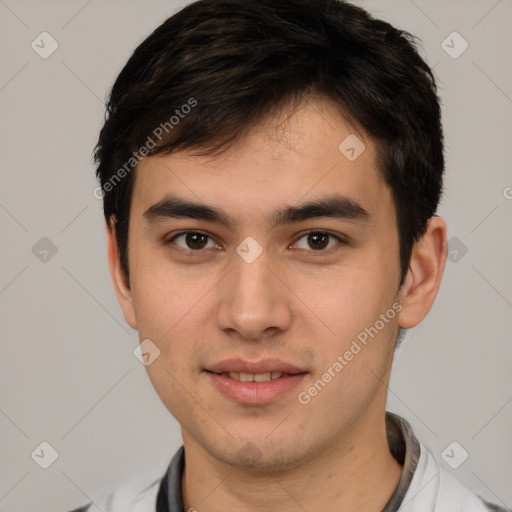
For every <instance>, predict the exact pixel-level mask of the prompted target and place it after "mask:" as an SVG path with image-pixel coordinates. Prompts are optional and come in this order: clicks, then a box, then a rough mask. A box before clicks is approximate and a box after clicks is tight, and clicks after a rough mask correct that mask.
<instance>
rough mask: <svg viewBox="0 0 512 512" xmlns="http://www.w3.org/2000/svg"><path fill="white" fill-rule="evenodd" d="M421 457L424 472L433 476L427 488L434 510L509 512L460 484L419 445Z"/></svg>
mask: <svg viewBox="0 0 512 512" xmlns="http://www.w3.org/2000/svg"><path fill="white" fill-rule="evenodd" d="M421 452H422V456H423V457H424V458H425V459H424V460H425V467H428V468H429V470H428V471H425V475H424V476H427V474H428V473H430V475H434V478H432V479H429V484H430V485H429V487H430V488H431V490H432V491H433V494H435V499H434V503H435V510H436V511H439V512H467V511H468V510H471V512H492V511H494V512H511V511H510V510H509V509H506V508H502V507H500V506H498V505H495V504H492V503H489V502H487V501H486V500H484V499H483V498H482V497H481V496H479V495H478V494H477V493H475V492H474V491H472V490H471V489H469V488H468V487H466V486H465V485H464V484H463V483H462V482H460V481H459V480H458V479H457V478H455V477H454V476H453V475H452V474H451V473H450V472H449V471H448V470H447V469H445V468H442V467H441V466H440V465H439V464H438V463H437V461H436V460H435V458H434V456H433V455H432V454H431V453H430V452H429V451H428V450H427V449H426V448H425V447H424V446H423V445H421Z"/></svg>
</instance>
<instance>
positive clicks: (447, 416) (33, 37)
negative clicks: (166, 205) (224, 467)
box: [0, 0, 512, 512]
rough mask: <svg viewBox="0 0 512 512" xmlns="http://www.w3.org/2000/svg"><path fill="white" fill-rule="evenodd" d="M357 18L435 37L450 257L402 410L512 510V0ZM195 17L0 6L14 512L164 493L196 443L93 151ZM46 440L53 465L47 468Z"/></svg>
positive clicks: (410, 354)
mask: <svg viewBox="0 0 512 512" xmlns="http://www.w3.org/2000/svg"><path fill="white" fill-rule="evenodd" d="M357 3H358V4H360V5H361V6H363V7H366V8H368V9H369V10H370V11H371V12H373V13H374V14H375V15H376V16H378V17H380V18H382V19H385V20H387V21H390V22H391V23H393V24H395V25H396V26H398V27H400V28H402V29H405V30H408V31H410V32H412V33H413V34H415V35H417V36H418V37H419V38H420V39H421V40H422V42H423V46H422V50H421V51H422V53H423V55H424V56H425V57H426V59H427V61H428V62H429V63H430V65H431V66H433V68H434V71H435V74H436V76H437V79H438V82H439V87H440V95H441V97H442V103H443V120H444V127H445V135H446V158H447V162H446V163H447V176H446V193H445V196H444V199H443V203H442V206H441V208H440V210H439V213H440V214H441V215H442V216H443V217H444V218H445V219H446V220H447V222H448V227H449V235H448V238H449V239H450V260H449V261H448V263H447V267H446V272H445V277H444V282H443V285H442V287H441V291H440V294H439V297H438V300H437V302H436V304H435V306H434V308H433V309H432V311H431V313H430V314H429V315H428V317H427V319H426V320H425V321H424V322H423V323H422V324H421V325H420V326H419V327H417V328H415V329H413V330H411V331H409V332H408V333H407V334H406V337H405V340H404V342H403V344H402V346H401V348H399V350H398V351H397V357H396V361H395V366H394V369H393V374H392V379H391V384H390V388H389V403H388V408H389V409H390V410H392V411H395V412H397V413H399V414H401V415H403V416H404V417H405V418H407V419H408V420H409V422H410V423H411V424H412V425H413V427H414V429H415V431H416V434H417V436H418V437H419V439H420V440H421V441H422V442H423V443H424V444H425V445H427V446H428V447H429V448H430V449H431V451H432V452H433V453H434V455H435V456H436V457H437V458H438V460H439V461H440V463H441V464H442V465H443V466H444V467H446V468H447V469H448V470H450V471H452V472H453V473H455V474H456V476H457V477H458V478H459V479H461V480H462V481H463V482H465V483H466V484H467V485H468V486H469V487H471V488H473V489H474V490H476V491H478V492H480V493H482V494H483V495H484V496H485V497H486V498H488V499H490V500H492V501H494V502H496V503H500V504H502V505H505V504H506V505H508V506H509V507H510V506H512V477H511V474H512V471H511V470H512V440H511V436H510V433H511V432H512V385H511V384H512V377H511V371H510V368H511V363H512V349H511V344H510V341H511V337H510V331H511V328H512V272H511V266H510V262H511V261H512V237H511V233H512V230H511V222H510V220H511V218H512V199H511V198H512V188H510V187H512V173H511V162H512V158H511V146H512V144H511V141H512V123H511V115H512V99H511V98H512V68H511V66H510V61H511V60H510V58H511V55H510V53H511V52H510V48H512V36H511V31H510V19H512V2H511V0H501V1H496V0H472V1H462V0H460V1H450V2H447V1H444V0H435V1H432V0H430V1H426V0H415V1H412V0H411V1H409V0H379V1H377V0H374V1H359V2H357ZM182 5H184V3H181V4H180V3H179V2H175V1H171V0H167V1H163V0H149V1H138V2H135V1H120V0H115V1H114V0H102V1H100V0H90V1H86V0H65V1H64V0H61V1H56V0H53V1H45V2H39V1H35V0H32V1H29V0H0V48H1V66H0V112H1V116H0V144H1V153H0V154H1V161H0V168H1V171H0V172H1V186H0V225H1V238H0V246H1V251H0V258H1V267H0V315H1V322H0V325H1V358H0V390H1V394H0V433H1V437H0V461H1V462H0V464H1V468H0V511H4V512H5V511H9V512H21V511H23V512H29V511H34V510H37V511H39V512H50V511H53V512H55V511H64V510H69V509H71V508H73V507H75V506H78V505H79V504H82V503H85V502H87V501H89V499H91V498H94V497H97V496H99V495H101V494H103V493H105V492H107V491H109V490H111V489H113V488H115V487H116V486H117V485H119V484H120V483H121V482H124V481H126V480H127V479H131V478H135V477H138V476H140V475H146V474H147V475H155V478H157V477H159V476H161V475H163V473H164V471H165V469H166V467H167V464H168V463H169V460H170V458H171V456H172V455H173V453H174V451H175V450H176V449H177V447H178V446H179V445H180V444H181V438H180V432H179V427H178V425H177V423H176V422H175V420H174V419H173V418H172V417H171V416H170V414H169V413H168V412H167V410H166V409H165V407H164V406H163V405H162V403H161V402H160V400H159V398H158V397H157V395H156V393H155V392H154V390H153V388H152V386H151V384H150V382H149V379H148V377H147V374H146V371H145V368H144V366H143V365H142V364H141V363H140V362H139V361H138V360H137V359H136V357H135V356H134V354H133V350H134V349H135V347H136V346H137V343H138V336H137V333H136V332H135V331H133V330H132V329H130V328H129V327H128V326H127V325H126V324H125V322H124V319H123V316H122V313H121V309H120V307H119V305H118V303H117V300H116V297H115V295H114V292H113V289H112V286H111V282H110V276H109V273H108V267H107V258H106V250H105V235H104V227H103V218H102V213H101V202H100V201H98V200H97V199H96V198H95V197H94V196H93V190H94V188H95V187H96V186H97V183H96V181H95V177H94V166H93V162H92V158H91V154H92V150H93V147H94V145H95V143H96V141H97V137H98V133H99V130H100V128H101V126H102V121H103V115H104V100H105V98H106V94H107V93H108V90H109V88H110V87H111V85H112V83H113V81H114V79H115V77H116V76H117V74H118V73H119V71H120V70H121V68H122V66H123V65H124V64H125V62H126V60H127V59H128V57H129V56H130V54H131V52H132V51H133V50H134V49H135V47H136V46H137V45H138V44H139V43H140V42H142V40H143V39H144V38H145V37H146V36H147V35H149V33H150V32H151V31H152V30H153V29H154V28H156V27H157V26H158V25H159V24H160V23H162V22H163V21H164V20H165V19H166V18H167V17H168V16H170V15H171V14H173V13H174V12H176V10H177V9H178V8H179V7H180V6H182ZM42 32H48V34H49V35H50V36H51V38H52V39H53V40H54V41H55V42H56V43H54V42H52V39H49V38H48V35H44V36H40V34H41V33H42ZM453 32H457V34H453ZM43 37H44V38H45V39H44V40H45V41H46V43H45V44H44V47H45V48H44V51H49V50H51V49H52V45H54V46H55V44H58V47H57V49H56V50H55V51H54V53H52V54H51V55H50V56H48V57H47V58H42V57H41V56H40V53H42V52H43V48H41V47H42V46H43V45H42V44H41V43H40V41H41V38H43ZM33 41H35V43H37V42H38V41H39V48H38V47H37V46H35V48H37V51H36V50H35V49H34V48H33V46H31V44H32V42H33ZM443 41H444V43H443ZM466 44H467V45H468V46H467V49H466V50H465V51H464V52H463V53H461V54H460V55H457V54H458V53H460V52H461V50H462V49H463V48H464V47H465V46H466ZM454 57H456V58H454ZM42 442H47V443H49V444H50V445H51V447H53V449H54V450H55V451H56V452H57V454H58V458H57V459H56V460H55V462H54V463H53V464H52V465H51V466H50V467H48V469H43V468H42V467H40V465H39V464H38V463H37V453H41V450H43V452H44V453H45V454H46V456H48V454H51V449H50V448H48V446H47V445H41V443H42ZM453 442H457V443H458V444H457V445H452V447H451V448H450V449H453V447H454V446H455V451H454V452H453V453H454V454H455V455H456V457H457V458H460V457H461V456H462V455H463V454H464V453H465V452H467V453H468V458H467V460H465V461H464V462H463V463H462V464H461V465H460V466H459V467H458V468H457V469H452V468H451V467H450V466H449V465H448V464H447V463H446V462H445V460H444V459H443V457H442V453H443V451H444V450H445V449H446V448H447V447H449V445H450V444H451V443H453ZM44 450H46V451H44ZM462 450H464V451H465V452H463V451H462ZM34 453H35V454H36V455H31V454H34Z"/></svg>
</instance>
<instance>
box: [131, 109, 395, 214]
mask: <svg viewBox="0 0 512 512" xmlns="http://www.w3.org/2000/svg"><path fill="white" fill-rule="evenodd" d="M134 178H135V183H134V188H133V202H132V210H133V211H132V213H136V214H137V215H142V214H143V213H144V212H145V211H146V210H147V209H148V208H150V207H151V206H152V205H154V204H156V203H158V202H161V201H162V200H164V199H165V198H166V197H168V196H169V195H171V196H173V197H180V198H183V199H185V200H190V201H194V202H197V203H203V204H205V205H210V206H213V207H218V208H219V209H222V210H223V211H231V212H233V216H234V217H236V218H241V217H244V218H246V219H250V218H254V219H256V218H257V219H259V220H260V221H261V220H262V219H263V218H265V219H270V218H271V216H270V213H269V212H271V211H276V210H277V208H278V207H279V206H280V205H283V204H288V205H294V204H298V203H299V202H300V203H302V202H306V201H314V200H317V199H320V198H323V197H325V196H326V195H329V196H332V194H340V195H342V196H343V197H347V198H348V199H350V200H353V201H354V202H356V203H358V204H359V205H361V206H363V207H364V209H365V210H367V211H368V212H370V213H372V216H373V215H378V214H379V213H382V214H384V213H385V210H386V209H388V210H389V208H391V209H392V208H393V205H392V202H391V194H390V191H389V188H388V187H387V186H386V185H385V183H384V181H383V179H382V175H381V172H380V170H379V169H378V167H377V155H376V146H375V143H374V142H373V140H372V139H370V138H369V137H368V136H366V135H365V134H364V133H363V132H361V131H359V130H357V131H356V129H354V128H353V127H352V126H351V125H349V124H348V123H347V122H346V121H345V119H344V118H343V117H342V115H340V112H339V110H338V109H337V108H336V107H335V106H334V105H333V104H332V103H330V102H327V101H310V102H308V103H307V104H305V105H303V106H301V107H300V108H298V109H297V110H295V111H293V112H289V111H288V112H282V113H281V114H280V115H279V116H273V117H271V118H267V119H266V120H265V121H264V122H262V123H260V124H258V125H257V126H256V127H255V128H253V129H252V130H251V131H249V133H248V134H247V135H246V136H244V137H243V138H241V139H240V140H239V141H238V142H236V143H235V144H234V145H233V146H231V147H229V148H228V149H227V150H226V151H224V152H223V153H221V154H217V155H206V156H198V155H197V153H196V154H194V152H193V151H180V152H176V153H173V154H171V155H165V156H160V155H158V156H153V157H149V158H146V159H144V160H143V161H142V162H141V163H140V164H139V165H138V168H137V170H136V173H135V176H134ZM380 210H381V211H380ZM379 211H380V212H379ZM387 213H388V214H389V211H388V212H387Z"/></svg>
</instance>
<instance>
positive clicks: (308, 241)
mask: <svg viewBox="0 0 512 512" xmlns="http://www.w3.org/2000/svg"><path fill="white" fill-rule="evenodd" d="M303 239H305V243H302V246H300V244H301V242H300V241H301V240H303ZM332 242H338V243H343V240H342V239H341V238H339V237H337V236H334V235H332V234H331V233H326V232H324V231H311V232H309V233H306V234H304V235H302V236H301V237H300V238H299V240H297V242H295V246H297V247H298V248H299V249H306V250H309V251H311V250H312V251H317V252H318V251H321V252H327V251H325V249H326V248H328V249H330V248H332V247H334V246H335V245H336V243H332Z"/></svg>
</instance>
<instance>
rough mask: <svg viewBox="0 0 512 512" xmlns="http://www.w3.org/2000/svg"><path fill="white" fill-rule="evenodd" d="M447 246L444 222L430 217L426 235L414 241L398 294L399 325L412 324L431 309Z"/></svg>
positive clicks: (439, 218)
mask: <svg viewBox="0 0 512 512" xmlns="http://www.w3.org/2000/svg"><path fill="white" fill-rule="evenodd" d="M447 247H448V244H447V241H446V223H445V221H444V220H443V219H442V218H441V217H431V218H430V219H429V222H428V225H427V230H426V232H425V234H424V235H423V236H422V237H421V238H420V239H419V240H418V241H417V242H416V243H415V244H414V247H413V249H412V255H411V261H410V263H409V270H408V272H407V276H406V279H405V283H404V285H403V287H402V289H401V290H400V292H399V294H398V295H399V301H400V304H401V305H402V310H401V311H400V313H399V315H398V323H399V325H400V327H402V328H404V329H410V328H411V327H414V326H415V325H417V324H419V323H420V322H421V321H422V320H423V318H425V316H426V315H427V313H428V312H429V311H430V308H431V307H432V304H433V303H434V300H435V298H436V296H437V292H438V291H439V287H440V286H441V278H442V277H443V272H444V267H445V263H446V256H447Z"/></svg>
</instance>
